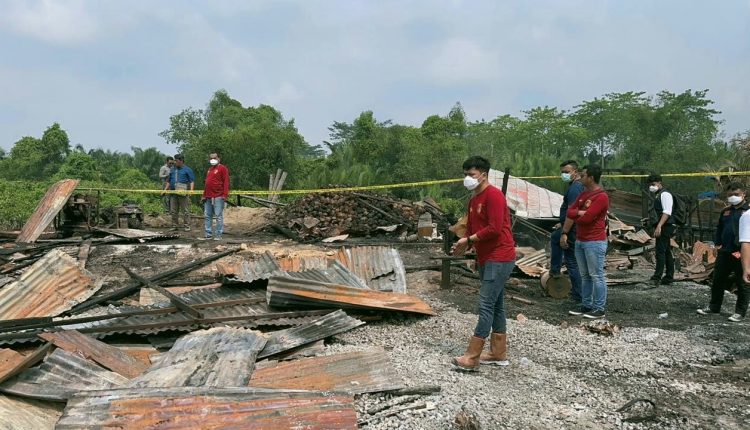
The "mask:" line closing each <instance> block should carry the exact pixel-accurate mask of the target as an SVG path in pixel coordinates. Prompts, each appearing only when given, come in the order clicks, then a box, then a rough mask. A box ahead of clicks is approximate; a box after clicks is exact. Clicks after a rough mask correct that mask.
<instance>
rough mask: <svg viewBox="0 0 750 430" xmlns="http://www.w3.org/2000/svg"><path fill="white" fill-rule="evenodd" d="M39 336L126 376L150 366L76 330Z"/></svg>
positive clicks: (141, 371)
mask: <svg viewBox="0 0 750 430" xmlns="http://www.w3.org/2000/svg"><path fill="white" fill-rule="evenodd" d="M39 337H41V338H42V339H44V340H46V341H48V342H52V343H53V344H54V345H55V346H57V347H58V348H62V349H64V350H66V351H68V352H70V353H73V354H76V355H79V356H81V357H83V358H87V359H91V360H94V361H95V362H97V363H99V364H101V365H102V366H104V367H106V368H107V369H110V370H112V371H113V372H117V373H119V374H120V375H122V376H124V377H126V378H135V377H136V376H138V375H140V374H141V373H143V372H145V371H146V369H147V368H148V366H146V365H145V364H143V363H142V362H140V361H138V360H136V359H135V358H133V357H132V356H130V355H128V354H126V353H124V352H122V351H120V350H119V349H117V348H115V347H114V346H110V345H107V344H106V343H104V342H101V341H98V340H96V339H94V338H93V337H89V336H86V335H85V334H83V333H79V332H77V331H75V330H62V331H58V332H54V333H42V334H40V335H39Z"/></svg>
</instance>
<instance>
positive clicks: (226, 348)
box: [128, 327, 266, 388]
mask: <svg viewBox="0 0 750 430" xmlns="http://www.w3.org/2000/svg"><path fill="white" fill-rule="evenodd" d="M265 344H266V338H265V337H263V335H262V334H261V333H260V332H256V331H252V330H245V329H241V328H229V327H220V328H212V329H210V330H200V331H196V332H194V333H190V334H188V335H185V336H183V337H181V338H179V339H178V340H177V342H176V343H175V344H174V346H173V347H172V349H170V350H169V351H168V352H166V353H165V354H164V355H162V356H161V357H160V358H159V361H158V362H157V363H156V364H154V365H153V366H151V368H150V369H148V371H147V372H146V373H144V374H143V375H141V376H139V377H138V378H136V379H133V380H132V381H131V382H130V384H129V385H128V386H129V387H133V388H135V387H203V386H212V387H244V386H247V383H248V381H249V380H250V375H251V374H252V373H253V369H254V367H255V358H256V356H257V355H258V352H260V350H261V349H263V346H264V345H265Z"/></svg>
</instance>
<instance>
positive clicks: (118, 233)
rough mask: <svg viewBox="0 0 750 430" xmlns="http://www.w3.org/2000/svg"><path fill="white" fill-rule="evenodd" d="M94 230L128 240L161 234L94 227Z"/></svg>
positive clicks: (128, 229) (159, 233)
mask: <svg viewBox="0 0 750 430" xmlns="http://www.w3.org/2000/svg"><path fill="white" fill-rule="evenodd" d="M94 230H96V231H100V232H102V233H107V234H111V235H113V236H118V237H125V238H128V239H149V238H153V237H157V236H162V235H163V234H162V233H161V232H158V231H148V230H139V229H136V228H102V227H96V228H95V229H94Z"/></svg>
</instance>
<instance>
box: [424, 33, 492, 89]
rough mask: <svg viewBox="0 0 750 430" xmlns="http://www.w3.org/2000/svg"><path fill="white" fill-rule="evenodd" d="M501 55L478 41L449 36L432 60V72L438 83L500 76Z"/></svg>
mask: <svg viewBox="0 0 750 430" xmlns="http://www.w3.org/2000/svg"><path fill="white" fill-rule="evenodd" d="M500 71H501V70H500V56H499V54H498V53H496V52H493V51H490V50H487V49H484V48H483V47H482V46H480V45H479V43H477V42H475V41H472V40H469V39H465V38H455V39H450V40H447V41H445V42H443V43H442V44H441V46H440V47H439V48H438V50H437V54H436V55H435V58H434V60H432V62H431V64H430V74H431V75H432V76H433V77H434V78H435V79H436V80H437V81H438V82H439V83H447V84H451V83H461V84H466V83H477V82H483V81H487V80H490V79H500V78H501V77H500Z"/></svg>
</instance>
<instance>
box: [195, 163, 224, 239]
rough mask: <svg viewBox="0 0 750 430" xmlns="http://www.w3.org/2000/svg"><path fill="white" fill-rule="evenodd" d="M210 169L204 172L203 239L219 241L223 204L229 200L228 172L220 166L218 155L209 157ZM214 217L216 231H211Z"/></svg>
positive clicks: (221, 228)
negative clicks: (204, 218)
mask: <svg viewBox="0 0 750 430" xmlns="http://www.w3.org/2000/svg"><path fill="white" fill-rule="evenodd" d="M208 163H209V164H210V166H211V167H209V168H208V171H207V172H206V186H205V187H203V198H202V199H201V200H202V202H203V215H204V216H205V217H206V221H205V226H204V227H205V229H204V230H205V234H206V235H205V239H207V240H208V239H211V237H213V239H214V240H221V235H222V234H223V233H224V204H225V202H226V200H227V199H228V198H229V170H227V168H226V167H225V166H224V165H223V164H221V161H220V160H219V154H216V153H213V154H211V155H209V158H208ZM214 216H215V217H216V231H215V232H214V231H212V229H211V227H212V223H213V222H212V221H213V218H214Z"/></svg>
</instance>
